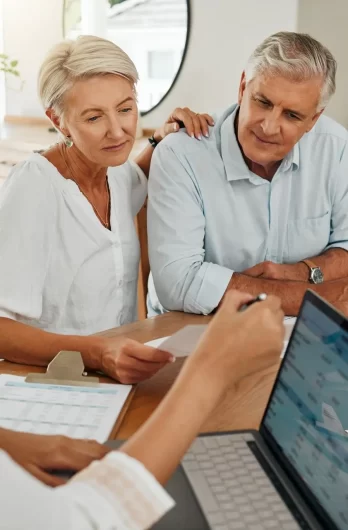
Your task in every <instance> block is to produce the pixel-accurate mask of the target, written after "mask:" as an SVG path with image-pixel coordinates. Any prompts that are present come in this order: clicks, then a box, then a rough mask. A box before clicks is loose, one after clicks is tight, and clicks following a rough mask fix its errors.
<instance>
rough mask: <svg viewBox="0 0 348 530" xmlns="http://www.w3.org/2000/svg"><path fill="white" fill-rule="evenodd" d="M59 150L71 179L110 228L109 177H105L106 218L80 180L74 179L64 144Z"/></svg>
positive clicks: (103, 222) (106, 226) (103, 223)
mask: <svg viewBox="0 0 348 530" xmlns="http://www.w3.org/2000/svg"><path fill="white" fill-rule="evenodd" d="M59 151H60V155H61V157H62V159H63V161H64V164H65V167H66V169H67V171H68V173H69V175H70V180H72V181H73V182H75V184H76V186H77V187H78V189H79V190H80V192H81V193H82V195H83V196H84V197H85V198H86V199H87V201H88V202H89V203H90V205H91V206H92V208H93V211H94V213H95V215H96V216H97V217H98V219H99V221H100V222H101V224H102V225H103V226H105V228H108V229H109V230H110V189H109V183H108V179H107V176H106V177H105V188H106V194H107V198H108V199H107V205H106V217H105V219H103V217H102V216H101V215H100V213H99V212H98V209H97V208H96V207H95V206H94V204H93V203H92V201H91V200H90V199H89V198H88V197H87V195H86V194H85V193H84V191H83V190H82V189H81V188H80V186H79V184H78V182H76V180H75V179H74V177H73V175H72V171H71V169H70V167H69V166H68V163H67V161H66V158H65V155H64V154H63V147H62V145H60V146H59Z"/></svg>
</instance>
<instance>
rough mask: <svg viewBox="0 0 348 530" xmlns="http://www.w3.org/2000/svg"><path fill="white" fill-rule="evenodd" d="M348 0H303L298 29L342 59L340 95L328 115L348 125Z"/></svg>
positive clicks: (337, 92)
mask: <svg viewBox="0 0 348 530" xmlns="http://www.w3.org/2000/svg"><path fill="white" fill-rule="evenodd" d="M347 28H348V1H347V0H300V3H299V10H298V31H301V32H305V33H309V34H310V35H311V36H312V37H314V38H316V39H318V40H319V41H320V42H321V43H322V44H324V45H325V46H327V47H328V48H329V50H330V51H331V52H332V53H333V55H334V57H335V59H336V60H337V62H338V70H337V78H336V85H337V90H336V94H335V95H334V96H333V98H332V100H331V102H330V104H329V106H328V108H327V110H326V114H328V115H329V116H331V117H332V118H334V119H335V120H337V121H338V122H340V123H342V125H344V126H345V127H348V104H347V92H348V56H347V51H348V31H347Z"/></svg>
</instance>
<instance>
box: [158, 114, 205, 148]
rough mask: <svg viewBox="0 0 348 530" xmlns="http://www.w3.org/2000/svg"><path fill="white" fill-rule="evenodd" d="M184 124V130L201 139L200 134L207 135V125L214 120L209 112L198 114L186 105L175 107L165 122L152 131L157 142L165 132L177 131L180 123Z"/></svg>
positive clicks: (165, 134)
mask: <svg viewBox="0 0 348 530" xmlns="http://www.w3.org/2000/svg"><path fill="white" fill-rule="evenodd" d="M181 124H184V126H185V127H186V132H187V134H188V135H189V136H191V137H192V138H197V140H201V139H202V135H204V136H206V137H208V136H209V125H210V126H212V125H214V120H213V118H212V117H211V116H210V115H209V114H198V113H196V112H193V111H192V110H190V109H188V108H187V107H185V108H183V109H181V108H179V107H178V108H177V109H175V110H174V111H173V112H172V113H171V115H170V116H169V118H168V119H167V121H166V122H165V124H164V125H163V126H162V127H161V128H160V129H157V131H156V132H155V133H154V135H153V136H154V138H155V140H156V141H157V142H160V141H161V140H163V138H164V137H165V136H167V134H170V133H173V132H177V131H178V130H179V129H180V125H181Z"/></svg>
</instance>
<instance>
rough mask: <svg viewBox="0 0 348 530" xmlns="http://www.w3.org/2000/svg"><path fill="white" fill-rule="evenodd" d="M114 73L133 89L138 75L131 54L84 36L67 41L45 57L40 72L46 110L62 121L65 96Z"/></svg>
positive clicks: (41, 90)
mask: <svg viewBox="0 0 348 530" xmlns="http://www.w3.org/2000/svg"><path fill="white" fill-rule="evenodd" d="M106 74H115V75H119V76H121V77H124V78H126V79H128V80H129V81H130V82H131V83H132V84H133V86H134V89H135V85H136V83H137V81H138V72H137V69H136V68H135V66H134V63H133V62H132V61H131V59H130V58H129V57H128V55H127V54H126V53H125V52H124V51H123V50H121V48H119V47H118V46H116V44H114V43H113V42H111V41H109V40H105V39H101V38H99V37H94V36H91V35H83V36H81V37H78V38H77V39H76V40H75V41H73V40H65V41H63V42H61V43H59V44H57V45H56V46H54V48H53V49H52V50H51V51H50V52H49V53H48V55H47V56H46V58H45V60H44V62H43V64H42V66H41V68H40V72H39V78H38V90H39V95H40V99H41V103H42V105H43V107H44V109H45V110H47V109H49V108H52V109H53V110H54V111H55V113H56V114H57V116H59V117H60V119H61V121H62V120H63V111H64V95H65V93H66V92H67V91H68V90H69V89H70V88H71V87H72V86H73V85H74V83H75V82H76V81H77V80H79V79H83V78H89V77H93V76H97V75H106Z"/></svg>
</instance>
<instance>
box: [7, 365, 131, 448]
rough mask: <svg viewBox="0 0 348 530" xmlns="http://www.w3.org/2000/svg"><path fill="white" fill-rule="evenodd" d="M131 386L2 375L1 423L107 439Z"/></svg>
mask: <svg viewBox="0 0 348 530" xmlns="http://www.w3.org/2000/svg"><path fill="white" fill-rule="evenodd" d="M131 388H132V386H131V385H112V384H110V385H109V384H100V385H98V386H95V387H92V386H91V387H87V386H86V387H84V386H64V385H47V384H42V383H26V382H25V381H24V377H18V376H15V375H5V374H4V375H0V427H4V428H6V429H13V430H15V431H24V432H32V433H37V434H64V435H66V436H70V437H72V438H88V439H93V440H97V441H98V442H100V443H103V442H105V441H106V440H107V438H108V436H109V434H110V432H111V431H112V429H113V427H114V425H115V422H116V419H117V418H118V416H119V414H120V412H121V410H122V407H123V405H124V404H125V402H126V400H127V397H128V395H129V392H130V391H131Z"/></svg>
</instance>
